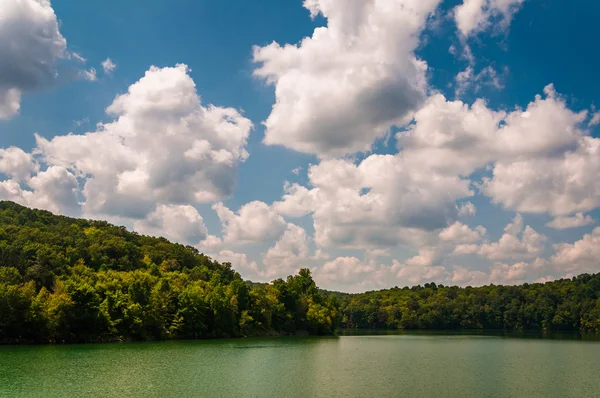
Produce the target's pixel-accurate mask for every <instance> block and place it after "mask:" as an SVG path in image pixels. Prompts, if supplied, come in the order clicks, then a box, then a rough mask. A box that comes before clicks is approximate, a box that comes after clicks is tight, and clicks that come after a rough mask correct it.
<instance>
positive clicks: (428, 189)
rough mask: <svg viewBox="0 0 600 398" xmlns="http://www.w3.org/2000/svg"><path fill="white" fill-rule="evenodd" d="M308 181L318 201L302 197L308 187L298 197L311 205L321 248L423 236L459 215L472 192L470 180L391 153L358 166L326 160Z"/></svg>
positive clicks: (380, 243) (368, 246)
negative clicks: (461, 201) (462, 200)
mask: <svg viewBox="0 0 600 398" xmlns="http://www.w3.org/2000/svg"><path fill="white" fill-rule="evenodd" d="M309 179H310V182H311V184H312V185H313V186H314V188H313V189H312V190H310V196H309V197H311V198H313V200H310V201H305V200H304V199H303V198H304V197H306V196H307V192H306V191H305V190H299V189H298V190H296V191H295V192H296V196H295V197H296V198H298V197H299V199H298V201H297V202H299V203H307V202H308V203H309V206H312V208H311V209H310V210H311V211H313V212H314V213H313V220H314V227H315V231H316V234H315V240H316V242H317V244H318V245H319V246H321V247H328V246H330V245H333V246H339V247H352V248H361V249H372V248H378V247H379V248H381V247H390V246H392V247H393V246H396V245H398V244H399V243H409V242H412V241H415V240H422V239H423V236H424V235H427V234H428V233H429V231H432V230H435V229H438V228H443V227H445V226H447V221H448V220H453V219H454V218H456V216H457V213H458V209H457V208H456V203H455V202H456V200H457V199H458V198H462V197H467V196H471V194H472V193H471V191H470V190H469V187H468V181H465V180H462V179H460V178H458V177H457V176H442V175H436V174H433V173H431V172H428V171H427V170H423V169H420V168H416V167H412V165H410V164H407V163H406V162H405V161H404V159H403V158H402V157H400V156H392V155H371V156H369V157H368V158H366V159H365V160H363V161H362V162H360V164H358V165H355V164H353V163H352V162H350V161H347V160H330V161H323V162H321V163H320V164H319V165H317V166H312V167H311V168H310V170H309ZM294 202H295V201H294V200H292V198H290V197H286V198H285V201H284V203H287V204H291V203H294ZM307 207H308V206H307ZM305 209H306V208H305ZM299 214H301V212H299Z"/></svg>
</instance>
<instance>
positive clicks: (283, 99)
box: [254, 0, 439, 157]
mask: <svg viewBox="0 0 600 398" xmlns="http://www.w3.org/2000/svg"><path fill="white" fill-rule="evenodd" d="M438 3H439V0H365V1H351V2H348V1H343V0H306V1H305V2H304V7H305V8H307V9H308V10H309V11H310V13H311V16H313V17H315V16H317V15H318V14H321V15H323V17H325V18H326V19H327V26H326V27H320V28H317V29H315V30H314V32H313V34H312V36H311V37H307V38H305V39H303V40H302V41H301V42H300V43H299V44H286V45H284V46H281V45H280V44H278V43H275V42H273V43H271V44H269V45H267V46H264V47H255V48H254V62H256V63H257V64H258V67H257V69H256V70H255V71H254V74H255V75H256V76H258V77H260V78H262V79H264V80H265V81H266V82H267V83H268V84H271V85H273V86H274V87H275V96H276V103H275V104H274V105H273V109H272V111H271V114H270V115H269V117H268V119H267V120H266V121H265V122H264V124H265V128H266V131H265V138H264V143H265V144H267V145H282V146H285V147H288V148H291V149H294V150H296V151H300V152H307V153H313V154H316V155H318V156H320V157H335V156H342V155H344V154H348V153H353V152H359V151H367V150H369V149H370V148H371V144H372V143H373V141H374V140H375V139H376V138H381V137H383V136H384V135H385V134H386V133H387V132H388V129H389V128H390V127H391V126H394V125H403V124H405V123H407V122H409V121H410V119H411V112H412V111H414V110H416V109H417V108H418V107H419V106H420V105H421V103H422V102H423V101H424V100H425V97H426V88H427V83H426V79H425V72H426V70H427V64H426V63H425V62H424V61H422V60H419V59H417V57H416V56H415V54H414V51H415V49H416V48H417V46H418V45H419V35H420V33H421V31H422V30H423V29H424V27H425V22H426V21H427V19H428V18H429V16H430V15H431V14H432V13H433V12H434V11H435V9H436V8H437V6H438Z"/></svg>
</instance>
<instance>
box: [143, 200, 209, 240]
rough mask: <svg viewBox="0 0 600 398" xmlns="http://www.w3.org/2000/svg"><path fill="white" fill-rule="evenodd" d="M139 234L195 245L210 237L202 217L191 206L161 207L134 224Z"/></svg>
mask: <svg viewBox="0 0 600 398" xmlns="http://www.w3.org/2000/svg"><path fill="white" fill-rule="evenodd" d="M134 229H135V230H136V231H137V232H140V233H142V234H146V235H150V236H163V237H165V238H167V239H170V240H174V241H176V242H180V243H184V244H189V245H195V244H197V243H199V242H200V241H203V240H205V239H206V238H207V236H208V230H207V229H206V226H205V225H204V220H203V219H202V216H201V215H200V214H199V213H198V210H196V209H195V208H194V207H192V206H189V205H159V206H157V207H156V209H155V210H154V211H153V212H152V213H150V214H149V215H148V216H147V217H146V218H145V219H143V220H137V221H136V222H135V223H134Z"/></svg>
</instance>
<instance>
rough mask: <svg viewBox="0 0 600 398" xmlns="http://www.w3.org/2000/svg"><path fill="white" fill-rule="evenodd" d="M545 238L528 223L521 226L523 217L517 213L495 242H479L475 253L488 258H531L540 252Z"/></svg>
mask: <svg viewBox="0 0 600 398" xmlns="http://www.w3.org/2000/svg"><path fill="white" fill-rule="evenodd" d="M546 240H547V238H546V236H544V235H542V234H540V233H538V232H537V231H536V230H534V229H533V228H531V227H530V226H529V225H528V226H526V227H525V228H523V217H522V216H521V215H520V214H517V215H516V216H515V218H514V219H513V222H512V223H510V224H508V225H507V226H506V227H505V228H504V234H503V235H502V237H501V238H500V239H499V240H498V241H497V242H491V243H490V242H485V243H483V244H481V245H480V246H479V247H477V250H476V253H477V254H479V255H481V256H483V257H486V258H489V259H490V260H502V259H514V260H518V259H531V258H535V257H537V256H539V255H540V254H541V253H542V251H543V250H544V244H545V242H546Z"/></svg>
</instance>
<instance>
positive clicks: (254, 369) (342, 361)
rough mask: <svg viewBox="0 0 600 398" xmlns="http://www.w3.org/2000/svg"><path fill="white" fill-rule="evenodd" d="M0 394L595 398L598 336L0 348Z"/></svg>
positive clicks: (599, 380) (599, 376)
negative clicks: (581, 338)
mask: <svg viewBox="0 0 600 398" xmlns="http://www.w3.org/2000/svg"><path fill="white" fill-rule="evenodd" d="M0 396H1V397H404V396H406V397H528V398H529V397H600V342H598V341H581V340H576V339H573V338H571V339H556V338H555V339H532V338H509V337H506V336H499V335H459V334H453V335H444V334H387V335H368V336H340V337H326V338H293V337H289V338H273V339H243V340H221V341H199V342H198V341H193V342H156V343H126V344H99V345H69V346H4V347H1V346H0Z"/></svg>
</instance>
